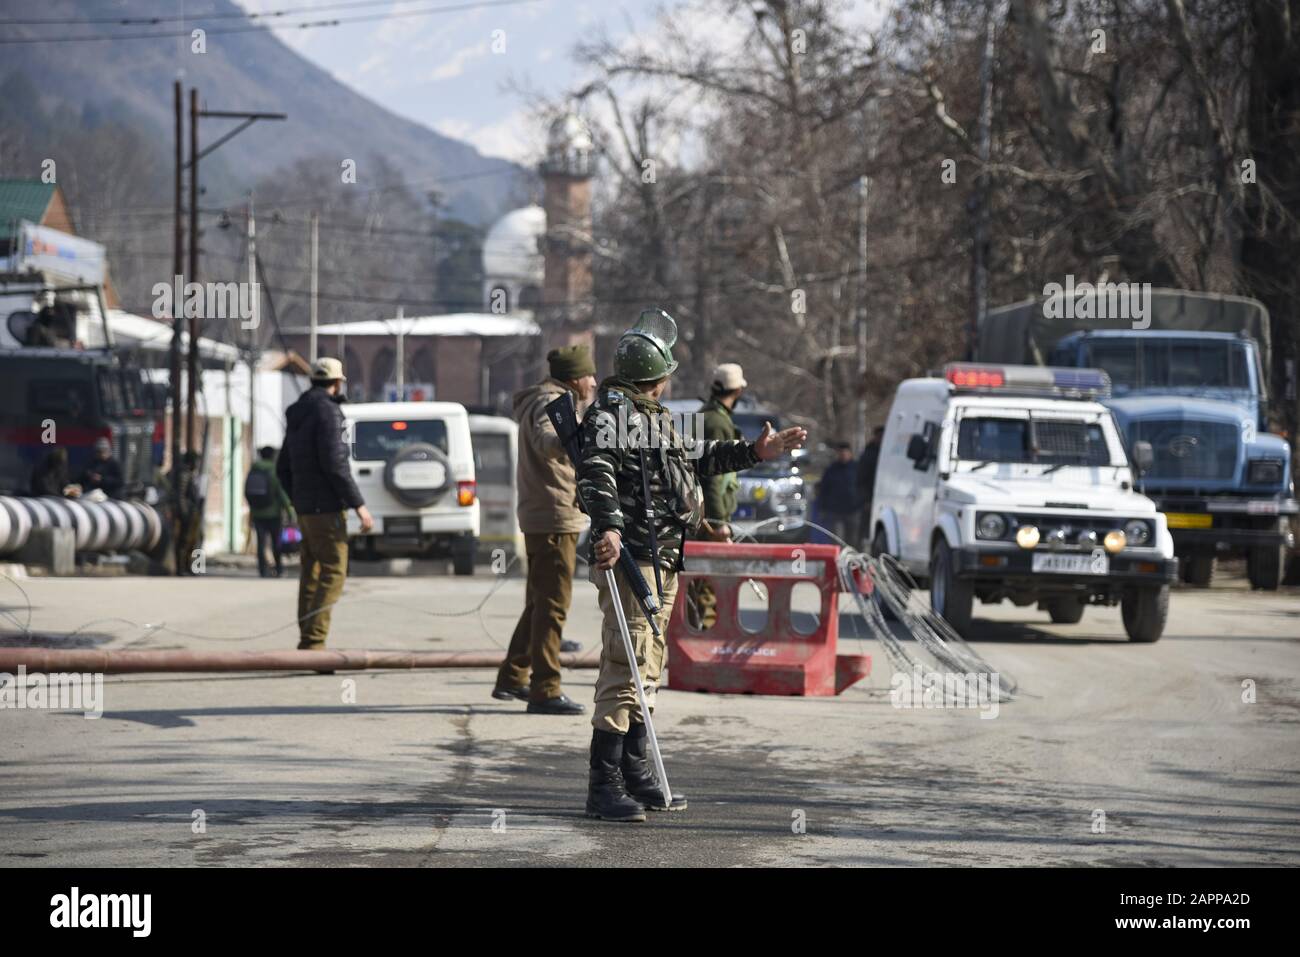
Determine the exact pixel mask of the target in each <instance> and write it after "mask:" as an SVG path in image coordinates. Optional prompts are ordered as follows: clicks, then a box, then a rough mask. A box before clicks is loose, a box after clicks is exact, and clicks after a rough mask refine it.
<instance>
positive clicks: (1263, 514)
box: [976, 289, 1300, 591]
mask: <svg viewBox="0 0 1300 957" xmlns="http://www.w3.org/2000/svg"><path fill="white" fill-rule="evenodd" d="M1147 294H1148V295H1149V300H1148V305H1147V308H1146V309H1145V311H1144V314H1143V315H1141V316H1135V315H1132V314H1128V311H1127V310H1123V311H1124V312H1125V314H1124V315H1119V314H1117V313H1118V312H1119V311H1120V310H1115V309H1113V308H1107V306H1108V302H1107V300H1106V296H1105V295H1104V293H1103V292H1102V291H1101V290H1092V289H1088V290H1085V291H1084V292H1083V293H1081V294H1080V295H1083V296H1091V297H1092V301H1091V302H1090V303H1086V304H1084V306H1083V308H1071V309H1065V310H1063V309H1061V308H1060V303H1059V301H1058V302H1056V303H1054V304H1053V306H1054V307H1053V308H1047V307H1046V306H1047V300H1044V299H1034V300H1030V301H1028V302H1022V303H1016V304H1014V305H1010V306H1004V307H1001V308H998V309H991V310H989V312H988V313H987V315H986V316H985V318H984V320H983V321H982V323H981V324H980V330H979V339H978V342H977V346H976V358H977V359H979V360H981V361H987V362H1018V363H1030V364H1040V365H1051V366H1071V367H1079V368H1100V369H1104V370H1106V372H1107V373H1108V374H1109V375H1110V379H1111V388H1112V393H1111V397H1110V398H1109V399H1106V400H1104V401H1105V403H1106V405H1107V406H1108V407H1109V408H1110V410H1111V412H1112V414H1113V415H1114V416H1115V420H1116V422H1117V423H1118V424H1119V426H1120V429H1121V430H1122V431H1123V433H1124V436H1125V440H1126V441H1127V443H1128V445H1129V448H1130V449H1132V447H1133V445H1134V443H1136V442H1143V441H1145V442H1149V443H1151V448H1152V452H1153V461H1152V464H1151V467H1150V468H1149V469H1148V470H1147V471H1146V472H1145V473H1144V475H1143V478H1142V491H1143V492H1145V493H1146V494H1147V495H1149V496H1150V497H1151V498H1153V499H1154V500H1155V501H1156V505H1157V507H1158V508H1159V509H1160V511H1162V512H1164V513H1165V514H1166V516H1167V518H1168V522H1169V530H1170V532H1171V533H1172V535H1173V538H1174V546H1175V550H1176V552H1177V555H1178V558H1179V562H1180V574H1181V576H1182V579H1183V581H1185V582H1186V583H1188V584H1190V585H1193V586H1199V587H1205V586H1208V585H1209V584H1210V580H1211V578H1212V576H1213V573H1214V562H1215V559H1216V557H1227V556H1229V555H1232V556H1244V557H1245V559H1246V571H1247V575H1248V577H1249V579H1250V584H1251V587H1252V588H1256V589H1264V590H1270V591H1271V590H1274V589H1276V588H1278V586H1279V585H1280V584H1281V583H1282V580H1283V578H1284V576H1285V574H1286V567H1287V561H1288V556H1289V553H1290V551H1291V550H1292V549H1294V547H1295V530H1294V522H1295V519H1296V515H1297V513H1298V512H1300V506H1297V502H1296V497H1295V488H1294V484H1293V479H1292V449H1291V448H1290V446H1289V445H1288V443H1287V442H1286V440H1285V439H1283V438H1282V437H1281V436H1278V435H1273V434H1270V432H1269V422H1270V416H1269V393H1268V379H1267V376H1266V375H1265V372H1264V370H1265V369H1268V368H1269V364H1268V360H1269V324H1268V312H1267V311H1266V310H1265V308H1264V306H1263V305H1262V304H1261V303H1259V302H1257V301H1255V300H1253V299H1246V298H1242V297H1237V296H1224V295H1215V294H1209V293H1196V292H1189V291H1186V290H1178V289H1153V290H1151V289H1149V290H1147ZM1135 301H1136V300H1135ZM1114 302H1115V298H1114V297H1113V296H1112V297H1111V298H1110V300H1109V305H1111V306H1113V305H1114ZM1066 316H1068V318H1067V317H1066Z"/></svg>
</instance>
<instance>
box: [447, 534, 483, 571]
mask: <svg viewBox="0 0 1300 957" xmlns="http://www.w3.org/2000/svg"><path fill="white" fill-rule="evenodd" d="M476 550H477V548H476V546H475V544H474V539H472V538H468V539H460V540H458V541H457V542H456V543H455V544H454V545H452V546H451V569H452V571H454V572H455V573H456V574H457V575H473V574H474V552H475V551H476Z"/></svg>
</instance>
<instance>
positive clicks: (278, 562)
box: [244, 445, 294, 578]
mask: <svg viewBox="0 0 1300 957" xmlns="http://www.w3.org/2000/svg"><path fill="white" fill-rule="evenodd" d="M275 452H276V450H275V449H273V448H271V446H269V445H268V446H266V447H264V448H261V449H259V450H258V452H257V461H256V462H254V463H253V467H252V468H251V469H249V472H248V478H247V479H245V480H244V499H245V500H246V501H247V502H248V512H249V517H250V518H252V520H253V529H254V530H255V531H256V533H257V573H258V574H259V575H261V576H262V577H263V578H266V577H267V576H268V575H270V573H271V571H270V569H269V568H268V567H267V561H266V543H267V539H270V544H271V554H272V556H274V558H275V577H276V578H279V577H280V573H281V571H282V570H283V564H284V562H283V558H282V557H281V555H280V521H281V518H282V517H283V516H285V515H287V516H288V517H289V521H290V522H292V521H294V514H293V503H292V502H290V501H289V496H288V495H286V494H285V491H284V486H282V485H281V484H280V480H279V479H278V478H276V475H275Z"/></svg>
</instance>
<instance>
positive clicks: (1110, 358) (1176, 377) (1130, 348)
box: [1086, 336, 1250, 395]
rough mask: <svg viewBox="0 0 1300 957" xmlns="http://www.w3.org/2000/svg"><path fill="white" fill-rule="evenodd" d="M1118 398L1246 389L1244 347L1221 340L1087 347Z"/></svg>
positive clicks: (1128, 341)
mask: <svg viewBox="0 0 1300 957" xmlns="http://www.w3.org/2000/svg"><path fill="white" fill-rule="evenodd" d="M1086 350H1087V359H1086V363H1087V364H1088V365H1090V366H1095V367H1097V368H1100V369H1105V370H1106V373H1107V375H1109V376H1110V382H1111V388H1112V390H1113V391H1114V392H1115V394H1117V395H1122V394H1123V393H1125V392H1128V391H1130V390H1134V389H1179V388H1182V389H1248V388H1250V373H1249V367H1248V365H1247V352H1246V346H1245V344H1244V343H1241V342H1233V341H1229V340H1224V339H1218V340H1203V339H1171V338H1148V339H1143V338H1142V337H1139V336H1135V337H1133V338H1117V339H1107V340H1094V341H1092V342H1089V343H1087V346H1086Z"/></svg>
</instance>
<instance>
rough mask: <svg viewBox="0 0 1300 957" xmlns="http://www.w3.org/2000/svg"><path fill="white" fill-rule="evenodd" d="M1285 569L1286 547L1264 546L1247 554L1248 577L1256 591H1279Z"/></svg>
mask: <svg viewBox="0 0 1300 957" xmlns="http://www.w3.org/2000/svg"><path fill="white" fill-rule="evenodd" d="M1285 568H1286V546H1285V545H1262V546H1260V547H1259V548H1252V549H1251V550H1250V551H1249V552H1247V553H1246V577H1247V578H1249V579H1250V587H1251V588H1253V589H1255V590H1256V591H1277V589H1278V586H1279V585H1281V584H1282V572H1283V570H1284V569H1285Z"/></svg>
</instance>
